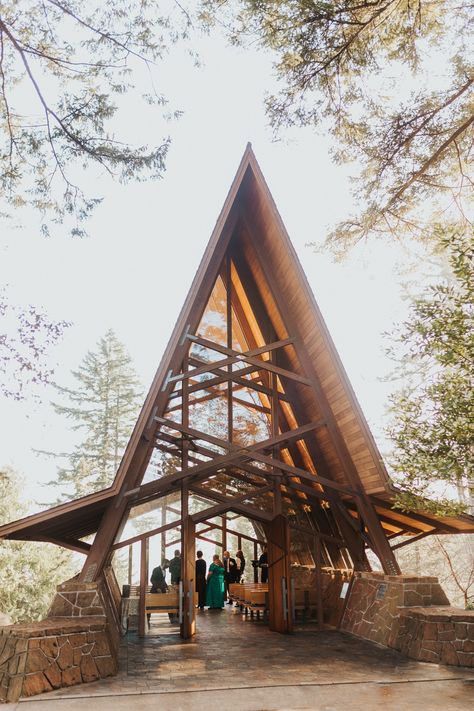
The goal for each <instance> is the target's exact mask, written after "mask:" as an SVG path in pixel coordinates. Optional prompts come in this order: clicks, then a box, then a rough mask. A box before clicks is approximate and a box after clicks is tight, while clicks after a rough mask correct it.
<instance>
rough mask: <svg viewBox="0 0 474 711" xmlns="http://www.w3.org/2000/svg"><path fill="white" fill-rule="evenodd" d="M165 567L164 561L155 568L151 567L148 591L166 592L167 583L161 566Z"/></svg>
mask: <svg viewBox="0 0 474 711" xmlns="http://www.w3.org/2000/svg"><path fill="white" fill-rule="evenodd" d="M167 567H168V566H167V565H166V563H162V564H161V565H158V566H157V567H156V568H153V571H152V574H151V578H150V583H151V590H150V592H152V593H158V592H161V593H164V592H167V590H168V585H167V584H166V579H165V573H164V570H163V568H164V569H165V570H166V568H167Z"/></svg>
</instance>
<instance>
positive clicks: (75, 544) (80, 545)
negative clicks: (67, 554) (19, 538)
mask: <svg viewBox="0 0 474 711" xmlns="http://www.w3.org/2000/svg"><path fill="white" fill-rule="evenodd" d="M34 540H35V541H40V542H41V543H53V544H54V545H55V546H61V548H67V549H68V550H70V551H74V552H75V553H82V554H84V555H87V554H88V553H89V551H90V549H91V544H90V543H85V541H79V540H76V539H66V538H54V537H53V536H39V537H38V538H35V539H34Z"/></svg>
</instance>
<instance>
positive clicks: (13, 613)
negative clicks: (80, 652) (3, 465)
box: [0, 469, 75, 622]
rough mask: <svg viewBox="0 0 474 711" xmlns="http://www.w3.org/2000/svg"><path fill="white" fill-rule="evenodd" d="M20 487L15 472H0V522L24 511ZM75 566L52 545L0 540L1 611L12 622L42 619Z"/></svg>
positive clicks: (21, 482)
mask: <svg viewBox="0 0 474 711" xmlns="http://www.w3.org/2000/svg"><path fill="white" fill-rule="evenodd" d="M22 489H24V482H23V481H22V480H21V478H20V477H19V476H18V474H17V473H15V472H14V471H13V470H11V469H3V470H2V471H0V525H3V524H5V523H9V522H10V521H12V520H13V519H17V518H19V517H20V516H22V515H25V514H26V510H27V503H26V502H23V501H22V500H21V499H20V492H21V490H22ZM74 569H75V566H74V564H73V561H72V556H71V554H70V553H69V551H65V550H64V549H62V548H58V547H57V546H54V545H52V544H49V543H30V542H29V541H0V581H1V583H0V586H1V597H0V612H3V613H4V614H6V615H8V616H9V617H10V618H11V619H12V621H13V622H24V621H29V620H39V619H41V618H42V617H44V616H45V614H46V612H47V610H48V607H49V605H50V604H51V600H52V598H53V595H54V592H55V590H56V585H58V584H59V583H62V582H63V581H64V580H67V579H68V578H70V577H71V576H72V575H73V574H74V572H75V570H74Z"/></svg>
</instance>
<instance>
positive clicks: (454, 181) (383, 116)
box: [202, 0, 474, 253]
mask: <svg viewBox="0 0 474 711" xmlns="http://www.w3.org/2000/svg"><path fill="white" fill-rule="evenodd" d="M202 5H203V14H202V17H203V21H204V23H205V24H208V25H209V24H213V23H216V24H219V25H222V24H225V26H227V27H230V30H229V33H230V37H231V40H232V41H234V42H241V43H245V42H246V41H248V42H249V43H252V44H253V45H255V43H257V44H259V45H260V46H261V47H263V48H264V49H267V50H270V51H272V52H273V53H275V54H276V57H277V59H276V62H275V69H276V74H277V77H278V79H279V80H280V82H281V85H282V89H281V91H280V93H279V94H277V95H274V96H269V97H267V102H266V105H267V111H268V115H269V118H270V121H271V124H272V126H273V127H274V129H275V131H277V132H279V131H280V130H281V128H282V127H291V126H307V125H312V126H318V127H319V128H320V129H321V130H323V131H326V132H329V133H331V134H332V135H333V136H334V137H335V139H336V143H337V145H338V149H337V150H336V151H335V157H336V159H337V160H338V161H349V160H357V161H359V162H360V163H361V165H362V170H361V172H360V175H359V176H358V178H357V180H356V196H357V199H358V204H359V205H360V208H361V211H360V214H358V215H356V216H354V217H352V218H350V219H349V220H346V221H345V222H343V223H341V224H340V225H339V226H338V227H337V228H336V229H335V230H334V232H333V233H332V234H331V235H330V237H329V240H328V244H329V245H330V246H331V247H332V248H333V249H334V250H335V251H336V252H337V253H344V251H345V249H346V248H347V246H348V245H349V244H353V243H354V242H356V241H357V240H360V239H361V238H364V237H366V236H368V235H370V234H372V235H374V234H378V233H383V234H386V233H389V234H392V235H395V234H397V235H398V234H400V233H402V232H408V233H410V234H412V235H416V236H417V237H419V238H421V239H422V238H423V237H424V235H425V231H424V230H423V221H424V220H425V219H426V218H427V217H428V215H427V205H428V202H430V203H433V209H438V207H439V209H442V208H444V207H446V203H448V202H452V203H454V204H455V205H456V206H457V207H458V208H460V210H461V212H463V211H464V210H465V202H466V201H468V200H469V195H470V193H471V192H472V184H473V182H472V175H471V176H469V169H468V165H469V155H470V151H471V150H472V126H473V122H474V110H473V106H474V105H473V88H474V69H473V59H472V46H470V45H469V37H470V35H471V34H472V22H473V15H472V4H471V3H470V2H468V1H467V0H461V1H460V2H458V0H439V2H424V1H423V0H415V1H413V0H368V1H367V2H357V1H356V2H354V0H335V1H334V2H319V1H316V0H284V1H283V2H282V1H280V0H269V1H267V0H265V2H262V1H261V0H235V1H234V2H232V1H230V0H229V1H228V2H222V0H203V3H202ZM444 195H446V201H445V200H444ZM435 203H436V204H435Z"/></svg>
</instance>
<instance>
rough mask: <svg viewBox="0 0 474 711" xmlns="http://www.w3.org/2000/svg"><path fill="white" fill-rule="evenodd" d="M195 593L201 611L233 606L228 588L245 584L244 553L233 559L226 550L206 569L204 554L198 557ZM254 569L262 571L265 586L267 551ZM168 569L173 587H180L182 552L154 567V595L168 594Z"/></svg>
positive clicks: (198, 554) (255, 562)
mask: <svg viewBox="0 0 474 711" xmlns="http://www.w3.org/2000/svg"><path fill="white" fill-rule="evenodd" d="M196 558H197V559H196V576H195V579H196V592H197V594H198V604H197V606H198V607H199V609H200V610H204V608H205V607H208V608H209V609H210V610H221V609H222V608H223V607H224V602H225V600H227V604H228V605H232V600H230V599H228V597H229V585H231V584H233V583H240V582H242V579H243V575H244V571H245V557H244V554H243V552H242V551H241V550H238V551H237V552H236V554H235V558H232V557H231V555H230V552H229V551H224V553H223V554H222V560H221V559H220V557H219V555H218V554H217V553H216V555H213V556H212V563H211V564H210V566H209V570H207V563H206V561H205V560H204V558H203V554H202V551H198V552H197V554H196ZM252 564H253V565H254V567H258V568H260V570H261V573H260V579H261V582H262V583H266V582H267V580H268V559H267V549H266V547H265V548H264V549H263V551H262V554H261V556H260V558H259V559H258V561H252ZM166 570H169V572H170V575H171V585H179V582H180V580H181V552H180V551H179V550H175V552H174V557H173V558H172V559H171V560H167V559H163V561H162V563H161V565H158V566H157V567H156V568H153V571H152V574H151V578H150V582H151V592H152V593H165V592H167V591H168V589H169V588H168V584H167V582H166Z"/></svg>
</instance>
